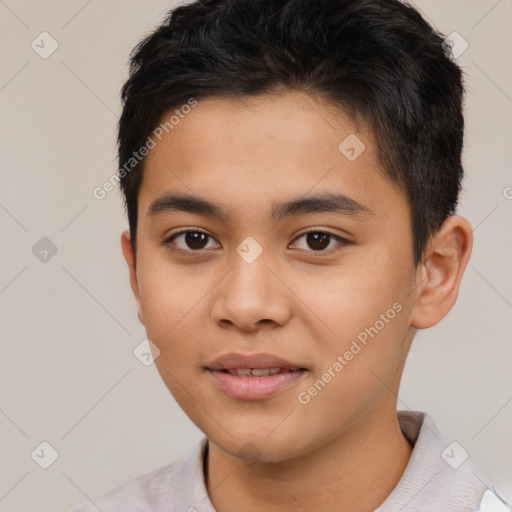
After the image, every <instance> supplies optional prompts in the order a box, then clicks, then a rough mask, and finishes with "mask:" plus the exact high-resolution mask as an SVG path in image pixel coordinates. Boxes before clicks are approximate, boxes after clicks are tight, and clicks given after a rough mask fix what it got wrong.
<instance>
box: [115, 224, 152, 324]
mask: <svg viewBox="0 0 512 512" xmlns="http://www.w3.org/2000/svg"><path fill="white" fill-rule="evenodd" d="M121 248H122V250H123V256H124V259H125V260H126V263H127V264H128V270H129V272H130V286H131V288H132V292H133V295H134V297H135V301H136V303H137V316H138V317H139V321H140V323H141V324H142V325H146V324H145V323H144V313H143V311H142V302H141V299H140V293H139V283H138V279H137V268H136V264H135V254H134V252H133V247H132V243H131V237H130V233H129V232H128V231H123V233H122V234H121Z"/></svg>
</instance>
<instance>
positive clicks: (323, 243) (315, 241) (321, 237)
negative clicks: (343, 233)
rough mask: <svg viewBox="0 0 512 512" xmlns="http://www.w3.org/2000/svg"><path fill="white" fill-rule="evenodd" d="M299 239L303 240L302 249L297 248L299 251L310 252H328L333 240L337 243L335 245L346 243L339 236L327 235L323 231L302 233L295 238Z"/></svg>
mask: <svg viewBox="0 0 512 512" xmlns="http://www.w3.org/2000/svg"><path fill="white" fill-rule="evenodd" d="M301 238H304V240H305V244H303V246H302V247H299V249H305V250H308V251H310V252H311V251H313V252H328V251H326V249H327V248H329V249H328V250H330V249H331V248H332V246H331V247H329V246H330V244H331V242H332V241H333V239H335V240H337V241H338V244H337V245H341V246H343V245H345V244H347V243H348V242H347V241H346V240H344V239H343V238H341V237H340V236H337V235H333V234H332V233H327V232H324V231H308V232H306V233H302V235H300V236H299V237H297V238H296V240H299V239H301ZM304 245H305V247H304Z"/></svg>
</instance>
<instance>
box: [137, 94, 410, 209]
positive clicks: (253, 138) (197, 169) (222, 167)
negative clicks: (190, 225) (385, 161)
mask: <svg viewBox="0 0 512 512" xmlns="http://www.w3.org/2000/svg"><path fill="white" fill-rule="evenodd" d="M167 117H169V116H168V115H167V114H166V115H164V116H163V120H164V121H165V119H166V118H167ZM155 142H156V146H155V147H154V148H153V149H152V150H151V151H150V153H149V154H148V156H147V157H146V162H145V169H144V177H143V181H142V187H141V191H140V199H139V213H140V214H143V215H147V214H148V213H150V210H151V209H153V210H155V208H153V206H154V201H155V199H157V198H159V197H162V196H165V195H169V194H172V193H174V192H180V193H181V194H184V193H186V194H187V195H188V196H194V195H195V196H198V197H200V198H203V199H204V198H210V199H211V202H212V203H216V204H217V205H218V206H220V208H219V209H218V212H220V211H221V210H223V213H225V214H227V213H229V212H228V210H229V208H231V207H232V208H235V209H242V210H244V211H246V212H252V213H257V214H259V215H261V214H262V212H268V215H269V216H271V215H275V214H276V207H275V206H274V207H273V208H269V204H270V203H272V204H273V205H275V204H277V203H279V202H280V203H282V200H283V199H288V198H291V197H295V198H297V197H301V196H302V197H309V196H310V195H311V194H315V195H318V194H320V195H323V196H326V195H327V194H330V193H338V194H344V195H345V196H346V197H347V198H348V199H349V201H348V202H350V199H351V200H353V201H354V202H356V203H358V204H359V205H363V206H367V208H368V209H370V210H371V209H373V208H372V207H370V206H368V205H367V203H373V204H374V205H376V201H377V203H378V202H379V201H378V200H379V197H380V198H381V199H382V196H383V192H384V191H387V192H389V194H391V195H389V194H388V196H387V197H388V199H391V198H392V196H393V195H395V196H397V197H396V199H398V200H400V199H401V200H402V201H403V198H402V197H401V194H400V193H399V191H398V190H396V187H394V186H393V185H392V184H391V183H390V182H389V181H388V180H387V179H385V178H384V177H383V174H382V168H381V166H380V164H379V163H378V159H377V157H376V151H375V147H374V145H373V142H372V140H371V137H370V134H369V132H368V131H366V130H364V128H361V127H360V126H356V124H355V123H354V122H353V121H352V120H350V119H349V118H348V116H346V115H345V114H344V113H343V112H342V111H341V110H340V109H337V108H334V107H333V106H332V105H330V104H328V103H326V102H323V101H322V100H319V99H318V98H314V97H312V96H309V95H305V94H303V93H298V92H293V93H286V94H280V95H270V94H265V95H259V96H253V97H247V98H243V99H237V100H231V99H220V98H210V99H206V100H199V101H198V103H197V105H196V106H195V107H194V108H193V109H190V111H189V113H187V114H184V115H182V116H180V120H179V122H178V123H176V124H174V125H173V127H172V129H168V133H164V134H163V136H162V139H161V140H160V141H158V140H155ZM384 196H385V194H384ZM278 199H280V200H281V201H278ZM196 206H197V205H196ZM223 206H225V208H222V207H223ZM377 206H378V205H377ZM156 209H158V208H156ZM363 209H364V208H363ZM377 209H378V208H377ZM153 213H154V211H153Z"/></svg>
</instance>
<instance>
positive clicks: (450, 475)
mask: <svg viewBox="0 0 512 512" xmlns="http://www.w3.org/2000/svg"><path fill="white" fill-rule="evenodd" d="M398 420H399V423H400V426H401V428H402V432H403V433H404V436H405V437H406V438H407V439H408V440H409V442H410V443H411V445H412V446H413V452H412V455H411V458H410V460H409V464H408V465H407V468H406V469H405V472H404V474H403V475H402V478H401V479H400V481H399V482H398V485H397V486H396V487H395V489H394V490H393V492H392V493H391V494H390V495H389V496H388V498H387V499H386V500H385V502H384V503H383V504H382V505H381V506H380V507H379V508H378V509H377V510H376V511H375V512H393V511H396V510H401V511H402V512H439V511H440V510H442V511H443V512H463V511H464V512H488V511H489V508H488V505H487V502H488V501H489V500H491V499H494V497H495V498H496V499H499V497H498V495H497V493H496V491H495V489H494V485H493V483H492V481H491V479H490V478H489V476H488V475H487V474H486V473H485V472H484V471H482V470H481V469H480V468H479V467H478V466H476V465H475V464H474V463H473V461H472V460H471V459H470V458H469V456H468V452H467V451H466V450H465V449H464V447H463V446H462V445H461V444H460V443H458V442H456V441H452V442H451V443H445V442H444V441H443V439H442V437H441V435H440V433H439V431H438V429H437V427H436V425H435V423H434V421H433V420H432V418H431V417H430V416H429V415H428V414H427V413H423V412H418V411H407V412H406V411H399V412H398ZM497 510H501V509H497ZM503 510H509V509H507V508H505V509H503Z"/></svg>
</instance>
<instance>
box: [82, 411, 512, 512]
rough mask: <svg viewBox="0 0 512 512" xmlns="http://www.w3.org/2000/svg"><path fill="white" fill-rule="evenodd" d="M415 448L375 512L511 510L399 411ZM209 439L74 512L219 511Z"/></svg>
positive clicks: (412, 415) (431, 429) (418, 421)
mask: <svg viewBox="0 0 512 512" xmlns="http://www.w3.org/2000/svg"><path fill="white" fill-rule="evenodd" d="M397 415H398V421H399V424H400V427H401V429H402V432H403V433H404V435H405V437H406V438H407V439H408V441H409V442H410V443H411V445H413V451H412V455H411V458H410V460H409V463H408V465H407V467H406V469H405V471H404V473H403V475H402V477H401V479H400V481H399V482H398V484H397V486H396V487H395V488H394V489H393V491H392V492H391V494H390V495H389V496H388V497H387V498H386V500H385V501H384V503H382V504H381V505H380V506H379V507H378V508H377V509H375V510H374V511H373V512H398V511H400V512H507V511H510V510H512V508H510V506H509V505H507V504H506V503H505V502H504V501H503V499H502V498H500V497H499V495H498V493H497V492H496V490H495V488H494V485H493V484H492V482H491V480H490V479H489V477H488V476H487V475H486V474H485V473H484V472H483V471H482V470H480V469H479V468H478V467H477V466H475V465H474V464H473V463H472V462H471V460H470V459H469V458H467V452H466V451H465V450H464V448H463V447H462V446H460V445H459V444H457V443H451V444H450V445H448V446H446V445H445V444H444V443H443V441H442V439H441V436H440V434H439V431H438V430H437V427H436V426H435V424H434V422H433V420H432V418H431V417H430V416H429V415H428V414H426V413H422V412H412V411H411V412H409V411H398V413H397ZM206 443H207V439H206V438H204V439H202V440H201V441H200V442H199V443H197V444H196V445H195V446H194V447H193V449H192V450H191V451H190V453H189V455H188V456H187V457H186V458H185V459H182V460H180V461H177V462H173V463H171V464H168V465H166V466H164V467H162V468H159V469H156V470H154V471H151V472H149V473H145V474H142V475H139V476H136V477H134V478H132V479H130V480H128V481H127V482H125V483H124V484H121V485H119V486H118V487H116V488H114V489H112V490H111V491H109V492H107V493H105V494H102V495H101V496H99V497H97V498H95V499H94V500H92V501H88V502H86V503H84V504H82V505H81V506H79V507H77V508H75V509H73V510H72V512H97V511H98V509H99V510H101V511H102V512H216V511H215V509H214V508H213V505H212V503H211V501H210V499H209V498H208V493H207V491H206V486H205V481H204V475H203V457H204V451H205V447H206Z"/></svg>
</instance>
